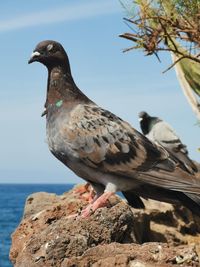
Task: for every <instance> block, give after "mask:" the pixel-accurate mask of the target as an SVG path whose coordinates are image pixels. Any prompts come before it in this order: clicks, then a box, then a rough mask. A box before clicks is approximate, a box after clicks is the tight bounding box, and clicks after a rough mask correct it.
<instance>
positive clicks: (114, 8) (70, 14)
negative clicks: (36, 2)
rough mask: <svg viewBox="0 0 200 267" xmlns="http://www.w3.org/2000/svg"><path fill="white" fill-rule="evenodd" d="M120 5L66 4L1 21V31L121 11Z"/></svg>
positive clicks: (103, 2)
mask: <svg viewBox="0 0 200 267" xmlns="http://www.w3.org/2000/svg"><path fill="white" fill-rule="evenodd" d="M119 7H120V6H119V5H114V4H113V2H112V1H108V0H104V1H99V2H95V3H94V2H93V3H91V2H90V3H89V2H87V3H82V4H76V5H67V6H66V5H65V6H62V7H59V8H54V9H49V10H45V11H40V12H35V13H30V14H26V15H21V16H18V17H16V18H14V19H7V20H3V21H0V32H7V31H12V30H18V29H22V28H27V27H33V26H38V25H40V26H41V25H45V24H52V23H59V22H64V21H75V20H83V19H89V18H92V17H95V16H100V15H108V14H113V13H118V12H120V8H119Z"/></svg>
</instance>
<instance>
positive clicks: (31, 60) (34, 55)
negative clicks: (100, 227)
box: [28, 51, 41, 64]
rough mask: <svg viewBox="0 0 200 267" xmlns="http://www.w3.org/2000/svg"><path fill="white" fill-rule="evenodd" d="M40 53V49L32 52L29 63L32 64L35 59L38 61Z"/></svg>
mask: <svg viewBox="0 0 200 267" xmlns="http://www.w3.org/2000/svg"><path fill="white" fill-rule="evenodd" d="M40 55H41V54H40V53H39V52H38V51H34V52H33V53H32V54H31V57H30V59H29V61H28V64H30V63H32V62H34V61H37V60H38V58H39V57H40Z"/></svg>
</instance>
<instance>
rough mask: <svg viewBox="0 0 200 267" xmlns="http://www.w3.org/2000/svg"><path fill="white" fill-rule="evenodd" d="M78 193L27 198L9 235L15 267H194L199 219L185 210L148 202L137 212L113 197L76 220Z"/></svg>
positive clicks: (81, 199)
mask: <svg viewBox="0 0 200 267" xmlns="http://www.w3.org/2000/svg"><path fill="white" fill-rule="evenodd" d="M78 191H79V188H78V190H77V188H75V189H73V190H71V191H69V192H67V193H64V194H63V195H61V196H57V195H55V194H48V193H44V192H41V193H35V194H32V195H30V196H29V197H28V198H27V201H26V205H25V209H24V217H23V220H22V221H21V223H20V225H19V226H18V228H17V229H16V231H15V232H14V233H13V235H12V246H11V250H10V259H11V261H12V263H13V265H14V266H15V267H27V266H28V267H34V266H38V267H40V266H41V267H49V266H55V267H65V266H73V267H74V266H84V267H85V266H88V267H89V266H94V267H97V266H98V267H100V266H102V267H106V266H138V267H139V266H141V267H142V266H145V267H147V266H148V267H151V266H163V267H164V266H176V264H181V266H198V262H199V256H200V249H199V246H198V243H200V234H199V232H200V219H199V218H196V217H194V216H193V215H192V213H191V212H190V211H188V210H187V209H186V208H184V207H180V206H179V207H178V206H172V205H170V204H166V203H161V202H157V201H152V200H151V201H150V200H149V201H145V206H146V209H145V210H137V209H131V208H130V206H129V205H128V204H127V203H126V202H125V200H121V199H120V198H119V197H118V196H114V197H112V198H111V199H110V200H109V202H110V204H109V207H104V208H101V209H99V210H97V211H96V212H95V213H94V214H92V215H91V216H90V217H89V218H87V219H81V218H79V219H75V218H73V217H69V215H72V214H74V213H76V212H78V211H79V210H81V209H82V208H83V207H85V206H86V205H87V204H88V202H87V199H88V196H87V192H83V193H81V194H80V193H78ZM80 191H81V190H80ZM145 242H148V243H145ZM160 242H165V244H164V243H160ZM144 243H145V244H144ZM194 244H195V245H194ZM109 264H110V265H109Z"/></svg>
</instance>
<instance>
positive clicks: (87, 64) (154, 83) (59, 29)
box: [0, 0, 200, 183]
mask: <svg viewBox="0 0 200 267" xmlns="http://www.w3.org/2000/svg"><path fill="white" fill-rule="evenodd" d="M125 16H126V12H125V10H124V9H123V8H122V6H121V5H120V3H119V1H118V0H101V1H98V0H93V1H89V0H84V1H83V0H68V1H66V0H65V1H64V0H59V1H56V0H40V1H39V0H37V1H25V0H18V1H11V0H7V1H1V2H0V39H1V43H0V58H1V61H0V72H1V87H0V124H1V131H0V145H1V150H0V162H1V164H0V183H77V182H82V180H81V179H80V178H78V177H77V176H76V175H75V174H74V173H72V172H71V171H70V170H69V169H68V168H67V167H66V166H64V165H62V163H60V162H59V161H58V160H57V159H56V158H54V156H53V155H51V153H50V152H49V149H48V145H47V143H46V134H45V118H44V117H41V113H42V111H43V106H44V102H45V97H46V85H47V70H46V69H45V68H44V66H42V65H41V64H38V63H34V64H31V65H28V64H27V62H28V59H29V57H30V55H31V53H32V51H33V49H34V47H35V46H36V44H37V43H38V42H40V41H42V40H46V39H51V40H56V41H58V42H60V43H61V44H62V45H63V46H64V48H65V49H66V51H67V53H68V56H69V60H70V64H71V69H72V74H73V77H74V80H75V81H76V84H77V85H78V86H79V88H80V89H81V90H82V91H83V92H84V93H85V94H86V95H87V96H89V97H90V98H91V99H92V100H93V101H95V102H96V103H97V104H99V105H100V106H101V107H103V108H106V109H108V110H110V111H112V112H114V113H115V114H117V115H118V116H120V117H121V118H123V119H124V120H126V121H128V122H129V123H131V124H132V125H133V126H134V127H135V128H136V129H137V130H139V123H138V113H139V112H140V111H142V110H145V111H147V112H149V113H150V114H151V115H155V116H159V117H161V118H162V119H164V120H166V121H167V122H168V123H170V124H171V125H172V127H173V128H174V129H175V130H176V132H177V133H178V135H179V136H180V137H181V140H182V142H183V143H185V144H187V146H188V150H189V153H190V156H191V158H193V159H195V160H197V161H200V153H199V152H197V148H198V147H199V136H200V135H199V134H200V133H199V132H200V128H198V127H197V126H196V125H195V123H196V117H195V115H194V113H193V112H192V110H191V108H190V106H189V104H188V103H187V100H186V99H185V97H184V95H183V93H182V91H181V88H180V86H179V83H178V81H177V79H176V75H175V71H174V70H171V71H168V72H167V73H165V74H163V73H162V72H163V71H164V70H165V69H166V68H167V67H168V66H169V65H170V64H171V58H170V56H169V55H167V54H163V55H161V60H162V62H161V63H159V62H158V60H157V59H156V58H155V57H146V56H144V54H143V53H142V51H135V50H132V51H130V52H128V53H123V49H124V48H127V47H131V46H132V43H131V42H130V41H128V40H125V39H122V38H119V34H121V33H124V32H127V31H128V32H129V31H130V29H129V28H128V27H127V25H126V24H125V23H124V21H123V17H125Z"/></svg>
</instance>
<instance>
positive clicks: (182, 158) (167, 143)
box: [139, 111, 198, 173]
mask: <svg viewBox="0 0 200 267" xmlns="http://www.w3.org/2000/svg"><path fill="white" fill-rule="evenodd" d="M139 121H140V127H141V130H142V132H143V134H144V135H146V137H147V138H149V139H150V140H151V141H153V142H155V143H157V144H159V145H161V146H163V147H164V148H165V149H166V150H167V151H168V152H169V153H171V154H172V155H173V156H174V158H175V159H177V160H178V162H179V163H181V164H183V165H184V167H185V169H186V170H187V171H188V172H190V173H194V172H197V171H198V170H197V167H196V166H195V164H194V163H193V162H192V160H191V159H190V158H189V156H188V150H187V147H186V145H184V144H183V143H182V142H181V140H180V138H179V137H178V135H177V134H176V133H175V131H174V130H173V129H172V127H171V126H170V125H169V124H168V123H166V122H165V121H163V120H161V119H160V118H158V117H151V116H150V115H149V114H148V113H147V112H145V111H142V112H140V113H139Z"/></svg>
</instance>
